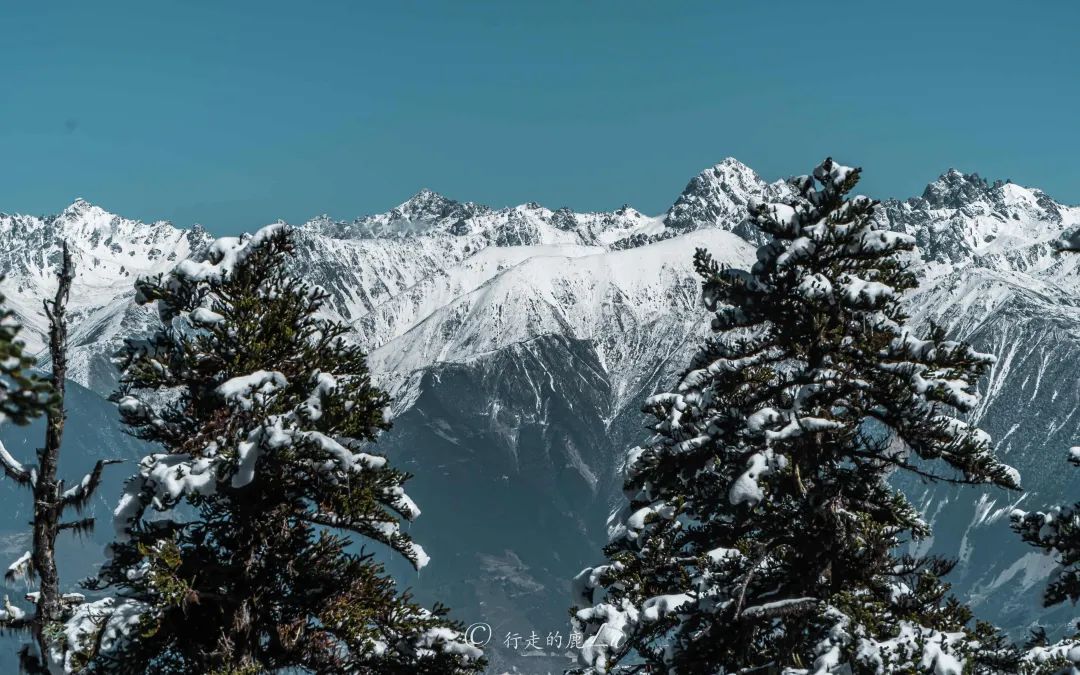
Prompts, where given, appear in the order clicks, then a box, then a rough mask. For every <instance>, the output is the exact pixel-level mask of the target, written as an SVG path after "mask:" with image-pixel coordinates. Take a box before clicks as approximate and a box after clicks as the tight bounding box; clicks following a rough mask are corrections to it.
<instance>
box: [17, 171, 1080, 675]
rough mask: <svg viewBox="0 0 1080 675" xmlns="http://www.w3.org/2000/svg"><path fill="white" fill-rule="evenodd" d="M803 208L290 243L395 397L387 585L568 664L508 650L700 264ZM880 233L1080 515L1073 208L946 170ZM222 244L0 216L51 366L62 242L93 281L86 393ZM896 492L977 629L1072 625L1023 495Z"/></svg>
mask: <svg viewBox="0 0 1080 675" xmlns="http://www.w3.org/2000/svg"><path fill="white" fill-rule="evenodd" d="M789 194H790V188H789V187H788V186H787V185H786V184H784V183H783V182H777V183H772V184H769V183H766V182H765V181H763V180H762V179H761V178H760V177H758V176H757V175H756V174H755V173H754V172H753V171H752V170H750V169H749V168H748V167H746V166H745V165H742V164H740V163H739V162H737V161H735V160H731V159H728V160H725V161H723V162H721V163H720V164H718V165H716V166H715V167H711V168H709V169H707V170H706V171H704V172H702V173H701V174H700V175H699V176H697V177H695V178H694V179H692V180H691V181H690V183H689V184H688V185H687V188H686V190H685V191H684V192H683V194H682V195H680V196H679V197H678V199H677V200H676V201H675V202H674V204H673V205H672V207H671V208H670V209H669V210H668V211H667V213H666V214H663V215H660V216H656V217H649V216H645V215H643V214H641V213H640V212H638V211H636V210H634V209H633V208H631V207H629V206H624V207H622V208H620V209H618V210H616V211H612V212H606V213H575V212H573V211H570V210H569V209H557V210H550V209H547V208H545V207H542V206H540V205H537V204H525V205H521V206H517V207H513V208H505V209H492V208H489V207H486V206H482V205H477V204H473V203H470V202H456V201H453V200H450V199H448V198H446V197H443V196H441V195H438V194H436V193H433V192H430V191H426V190H425V191H421V192H420V193H418V194H417V195H416V196H415V197H413V198H412V199H410V200H409V201H407V202H405V203H404V204H401V205H400V206H398V207H396V208H394V209H392V210H391V211H389V212H387V213H384V214H379V215H375V216H368V217H365V218H359V219H356V220H354V221H334V220H332V219H330V218H328V217H321V218H317V219H314V220H312V221H310V222H308V223H305V224H303V225H301V226H300V227H299V228H298V255H297V257H296V260H295V261H294V263H293V264H294V265H295V269H296V270H297V271H298V272H299V273H300V274H303V275H304V276H305V277H306V278H308V279H309V280H310V281H312V282H314V283H318V284H320V285H321V286H323V287H324V288H326V289H327V290H328V291H329V292H330V293H331V295H332V303H331V307H330V308H328V311H329V312H330V313H331V314H333V315H335V316H336V317H337V318H339V319H341V320H343V321H346V322H348V323H350V324H351V325H352V326H353V327H354V329H355V331H354V336H353V339H355V340H357V341H358V342H359V343H361V344H363V345H364V346H365V347H366V348H367V349H368V350H369V352H370V360H371V363H372V366H373V368H374V369H375V370H376V372H377V373H378V376H379V378H380V380H381V381H382V382H383V384H384V386H386V387H387V388H388V389H390V390H391V391H392V392H393V393H394V396H395V400H396V402H395V409H394V412H395V418H396V423H395V424H396V426H395V429H394V430H392V431H391V432H389V433H388V434H386V436H385V437H384V438H383V439H382V441H381V443H382V444H383V445H384V448H385V449H386V450H388V451H389V453H390V455H391V457H392V458H393V459H394V461H396V462H399V463H402V464H404V465H405V466H406V467H407V468H408V469H410V470H412V471H414V472H415V473H416V476H417V477H416V479H415V487H414V488H413V489H412V490H411V492H412V494H413V496H414V497H415V498H416V499H417V501H418V502H419V503H420V506H421V508H422V509H424V511H425V513H424V515H423V516H421V518H420V519H419V520H418V521H417V522H416V523H415V524H414V526H413V528H414V532H415V534H417V536H418V538H419V539H420V541H421V542H423V543H424V545H425V547H426V548H427V549H428V550H429V553H431V554H432V558H433V562H432V564H431V565H430V566H429V567H428V568H425V570H424V573H423V576H421V577H416V576H415V574H409V573H408V572H407V571H406V570H404V569H403V568H395V569H396V570H397V571H398V572H399V573H400V574H401V575H402V579H403V581H406V582H407V583H408V584H409V585H413V586H414V587H415V588H416V589H417V591H418V593H419V594H420V596H421V597H428V598H436V597H438V598H442V599H445V600H447V601H448V602H449V603H450V604H451V605H452V606H453V607H454V608H455V610H456V614H457V615H458V616H459V617H460V618H462V619H463V620H465V621H466V623H471V622H474V621H475V622H486V623H489V624H491V626H492V627H493V630H494V631H495V633H497V635H496V636H495V638H494V640H493V643H492V645H491V647H490V648H489V651H490V652H491V653H492V655H493V658H494V660H495V664H496V665H498V666H499V667H500V668H503V669H508V668H510V667H512V666H514V665H517V666H518V667H520V668H521V669H522V672H545V671H546V670H547V669H551V670H553V671H554V670H556V669H558V668H559V667H560V664H561V663H562V661H561V660H560V657H558V656H557V655H551V654H550V653H553V652H558V651H559V650H558V649H554V648H548V647H547V645H543V646H544V649H541V650H532V651H530V650H522V649H520V648H519V649H517V650H514V649H512V648H508V647H504V646H503V645H502V644H501V640H502V638H503V637H504V636H505V634H506V633H515V632H516V633H519V634H522V636H523V638H525V637H528V635H529V631H533V630H535V631H536V632H537V633H540V634H541V637H546V635H547V633H549V632H554V631H561V633H562V635H563V636H564V637H565V636H566V634H567V631H568V622H567V620H566V614H565V611H564V610H565V606H566V603H567V601H568V600H567V597H568V596H567V595H566V593H565V587H566V583H567V579H568V578H569V576H571V575H572V574H573V573H574V572H576V571H577V570H578V569H580V568H581V567H583V566H584V565H586V564H589V563H591V562H595V561H597V560H598V559H599V557H600V547H601V545H602V544H603V541H604V538H605V532H604V529H605V519H606V516H607V514H608V513H609V512H610V510H611V508H612V506H613V505H614V504H616V503H617V502H618V500H619V499H620V498H621V496H620V494H619V478H618V471H619V466H620V463H621V461H622V455H623V453H624V451H625V450H626V449H627V448H629V447H631V446H632V445H634V444H636V443H638V442H640V441H641V440H643V435H644V431H643V429H642V423H643V418H642V416H641V415H640V414H639V413H638V406H639V405H640V402H641V401H642V400H643V399H644V397H645V396H646V395H648V394H649V393H652V392H653V391H655V390H656V389H657V388H658V387H663V386H667V385H669V384H670V383H671V382H672V381H673V379H674V376H675V374H676V373H677V372H678V371H679V370H680V369H681V368H682V367H683V365H684V364H683V361H684V359H686V358H687V357H688V356H689V354H690V353H691V351H692V345H693V344H694V343H696V342H698V341H700V340H701V339H702V338H703V337H704V336H705V334H706V333H707V317H706V315H705V312H704V310H703V309H702V308H701V306H700V303H699V300H698V296H699V291H698V284H697V280H696V279H695V278H694V275H693V273H692V268H691V256H692V253H693V249H694V248H695V247H698V246H705V247H707V248H709V249H710V250H711V251H712V252H713V253H714V254H715V255H716V257H717V258H718V260H720V261H721V262H724V263H728V264H731V265H733V266H737V267H738V266H746V265H749V264H751V263H752V262H753V260H754V250H755V246H756V245H757V244H759V243H760V242H761V237H760V234H759V233H757V232H754V231H752V230H751V228H750V227H749V226H748V224H747V222H746V213H745V205H746V203H747V201H748V200H749V199H750V198H752V197H758V198H762V197H764V198H767V199H776V198H783V197H784V196H786V195H789ZM879 217H880V218H881V219H882V221H883V224H885V225H887V226H888V227H890V228H892V229H895V230H898V231H903V232H907V233H910V234H913V235H914V236H915V237H916V240H917V241H918V244H919V251H918V254H917V255H914V256H912V261H911V264H912V265H914V266H916V267H918V270H919V272H920V274H921V275H922V278H923V282H922V285H921V286H920V288H919V289H918V291H917V292H916V293H914V294H913V295H912V297H911V298H910V310H911V314H912V317H913V320H914V321H916V322H917V323H920V324H923V325H925V324H927V323H929V322H936V323H939V324H942V325H944V326H946V327H947V328H948V329H949V330H950V332H951V333H953V334H954V335H956V336H958V337H961V338H964V339H968V340H970V341H972V342H973V343H975V344H976V346H977V347H979V348H981V349H983V350H984V351H992V352H994V353H995V354H997V356H998V363H997V365H996V366H995V367H994V369H993V371H992V373H991V374H990V376H989V377H988V378H986V381H985V382H984V383H983V393H984V398H983V402H982V404H981V406H980V407H979V409H978V410H977V411H976V412H975V414H974V418H975V420H976V421H977V422H978V423H979V424H980V425H982V426H983V427H984V428H986V429H987V430H988V431H989V432H990V433H991V434H993V436H994V438H995V439H996V442H997V443H998V448H999V451H1000V452H1001V453H1002V454H1004V455H1005V458H1006V461H1008V462H1009V463H1010V464H1012V465H1014V466H1016V467H1017V468H1018V469H1019V470H1020V471H1021V473H1022V474H1023V476H1024V479H1025V480H1024V482H1025V484H1026V486H1027V488H1028V490H1029V492H1028V493H1027V494H1026V496H1024V497H1023V499H1024V501H1025V503H1029V504H1032V505H1035V504H1040V503H1043V502H1051V501H1058V500H1059V498H1060V497H1061V496H1062V495H1064V494H1066V493H1069V492H1071V493H1073V494H1075V485H1072V484H1071V483H1070V482H1069V481H1070V480H1071V476H1072V474H1073V473H1075V472H1070V471H1069V470H1068V469H1067V468H1066V467H1065V464H1064V462H1063V457H1064V451H1065V449H1066V448H1067V447H1068V446H1069V445H1070V444H1073V443H1074V442H1075V441H1076V440H1077V437H1080V415H1078V414H1077V413H1076V410H1077V407H1078V404H1080V390H1078V388H1077V384H1076V381H1075V373H1077V372H1080V371H1078V367H1080V348H1078V347H1077V345H1080V306H1078V302H1077V297H1078V296H1077V290H1078V288H1077V287H1078V286H1080V281H1078V280H1080V277H1078V276H1077V264H1078V257H1068V256H1064V257H1063V256H1058V255H1055V254H1054V253H1053V252H1052V249H1051V246H1050V244H1049V242H1050V241H1052V240H1053V239H1054V238H1056V237H1057V236H1058V235H1059V234H1060V232H1061V231H1062V230H1066V229H1069V228H1071V227H1074V226H1077V225H1080V208H1077V207H1067V206H1064V205H1062V204H1059V203H1057V202H1055V201H1053V200H1052V199H1051V198H1050V197H1048V196H1047V195H1045V194H1044V193H1042V192H1041V191H1039V190H1035V189H1029V188H1024V187H1021V186H1018V185H1014V184H1011V183H1002V182H995V183H992V184H991V183H988V182H986V181H984V180H983V179H981V178H979V177H978V176H975V175H965V174H962V173H960V172H957V171H949V172H947V173H945V174H943V175H942V176H941V177H940V178H938V179H937V180H936V181H934V182H932V183H931V184H930V185H928V186H927V188H926V190H925V191H924V193H923V195H922V196H921V197H917V198H912V199H908V200H905V201H895V200H891V201H886V202H884V203H883V204H882V205H881V208H880V214H879ZM209 239H210V237H209V235H207V234H206V233H205V232H204V231H202V230H199V229H195V230H188V231H185V230H180V229H177V228H174V227H172V226H171V225H169V224H168V223H155V224H149V225H148V224H143V223H137V222H135V221H129V220H125V219H123V218H120V217H118V216H113V215H111V214H108V213H106V212H105V211H103V210H102V209H100V208H98V207H94V206H91V205H89V204H86V203H85V202H81V201H78V202H76V203H75V204H73V205H72V206H71V207H69V208H68V209H66V210H65V211H64V213H62V214H60V215H58V216H53V217H48V218H32V217H26V216H0V271H3V272H4V273H6V274H7V279H6V280H5V281H4V282H3V289H4V292H5V293H6V294H7V295H8V296H9V300H10V302H11V303H12V305H13V307H14V308H15V310H16V311H17V312H18V313H19V315H20V317H21V318H22V319H23V320H24V322H25V323H26V325H27V337H28V342H29V343H30V344H31V346H32V348H39V347H40V346H41V345H42V344H43V341H42V336H43V331H44V317H43V316H42V315H41V313H40V300H41V298H43V297H46V296H47V295H48V294H49V293H50V292H51V290H52V286H51V284H52V283H53V281H52V272H51V270H52V267H53V266H54V265H55V263H56V261H57V260H58V255H59V245H60V242H61V241H62V240H66V241H68V243H69V245H70V246H71V247H72V248H73V250H74V251H75V253H76V263H77V265H78V268H79V276H78V277H77V279H76V281H75V285H74V288H73V294H72V310H73V316H74V321H73V323H74V325H73V335H72V344H73V346H74V352H75V353H74V355H73V357H72V362H73V363H72V372H73V377H75V379H77V380H78V381H79V382H80V383H82V384H85V385H87V386H89V387H90V388H92V389H94V390H96V391H98V392H99V393H107V392H108V391H110V390H111V388H112V387H113V384H114V382H115V375H114V372H113V370H112V368H111V365H110V364H109V362H108V355H109V354H110V353H111V352H112V351H113V350H114V349H115V347H116V346H117V345H118V344H119V342H120V340H122V339H123V338H124V337H125V336H128V335H133V334H137V333H140V332H142V331H144V330H145V329H146V327H147V326H148V325H149V322H152V321H154V320H155V319H154V316H153V315H152V314H151V313H149V312H147V311H146V310H145V309H144V308H140V307H136V306H134V305H133V304H132V302H131V298H132V292H131V286H132V282H133V281H134V279H135V277H136V276H138V275H142V274H153V273H157V272H160V271H163V270H164V269H167V268H168V267H169V266H170V265H172V264H174V263H175V262H176V261H177V260H179V259H181V258H183V257H185V256H188V255H199V254H200V252H201V250H202V248H203V247H205V246H206V244H207V242H208V241H209ZM903 487H904V488H905V489H906V490H908V491H909V493H910V494H912V495H913V496H914V497H915V498H916V499H917V500H918V502H919V503H920V504H921V505H922V506H923V507H924V508H925V510H926V513H927V517H928V518H930V519H932V520H933V522H934V524H935V529H936V539H935V540H934V541H932V542H922V543H920V544H919V546H920V547H922V548H924V549H926V548H932V549H933V550H935V551H937V552H939V553H943V554H946V555H951V556H955V557H958V558H959V559H960V564H959V565H958V567H957V570H956V573H955V575H954V577H955V578H954V581H955V582H956V589H957V591H958V592H959V593H960V594H961V595H964V596H968V597H970V598H971V599H972V600H973V601H974V602H975V604H976V608H977V609H978V610H979V611H980V613H981V614H985V615H986V616H987V617H988V618H991V619H994V620H997V621H999V622H1001V623H1002V624H1004V625H1006V626H1007V627H1009V628H1010V629H1014V630H1017V631H1020V630H1022V629H1023V628H1025V627H1026V626H1027V625H1028V624H1029V623H1030V622H1031V621H1033V620H1034V619H1035V618H1037V617H1040V616H1041V617H1043V618H1044V620H1047V621H1049V622H1051V623H1057V624H1062V623H1064V622H1065V621H1066V620H1067V619H1068V618H1069V616H1068V615H1069V613H1070V610H1067V609H1066V610H1060V611H1058V612H1055V613H1050V614H1045V615H1044V614H1041V613H1040V611H1039V610H1038V603H1037V598H1036V597H1035V594H1034V592H1035V589H1037V588H1038V587H1040V586H1041V584H1042V583H1043V581H1044V580H1045V577H1046V575H1047V574H1049V573H1050V571H1051V567H1050V566H1049V565H1048V564H1047V561H1046V560H1045V559H1043V558H1041V557H1040V556H1037V555H1036V554H1035V553H1033V552H1031V551H1029V550H1028V549H1027V547H1025V546H1023V545H1022V544H1020V543H1019V542H1018V541H1016V540H1015V539H1014V538H1013V537H1012V536H1011V534H1010V533H1009V532H1008V528H1007V524H1006V522H1005V520H1006V519H1005V514H1007V512H1008V509H1009V507H1010V506H1011V505H1012V504H1013V503H1015V502H1017V500H1019V499H1020V498H1021V497H1020V495H1010V494H1006V493H1002V492H999V491H986V492H979V491H976V490H972V489H966V490H957V489H949V488H946V487H944V486H926V485H922V484H918V483H915V482H906V483H904V485H903ZM425 507H426V508H425ZM463 523H464V524H467V527H465V528H461V527H460V525H461V524H463ZM452 532H453V533H456V534H453V535H452V534H451V533H452ZM522 651H525V652H527V655H522V654H520V653H518V652H522ZM539 652H544V653H546V654H548V655H547V656H544V655H540V654H539ZM493 672H498V671H493Z"/></svg>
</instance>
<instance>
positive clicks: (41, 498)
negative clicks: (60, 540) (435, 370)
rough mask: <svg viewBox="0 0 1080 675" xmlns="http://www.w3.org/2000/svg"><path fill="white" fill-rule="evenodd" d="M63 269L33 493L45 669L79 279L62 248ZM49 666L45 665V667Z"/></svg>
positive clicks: (58, 606) (57, 604) (55, 595)
mask: <svg viewBox="0 0 1080 675" xmlns="http://www.w3.org/2000/svg"><path fill="white" fill-rule="evenodd" d="M63 256H64V257H63V264H62V267H61V270H60V275H59V285H58V287H57V289H56V296H55V297H54V299H53V301H52V303H51V307H50V303H48V302H46V303H45V313H46V315H47V316H48V317H49V350H50V352H51V355H52V386H53V389H54V390H55V392H56V397H57V403H56V405H55V406H54V407H52V408H50V409H49V411H48V413H47V416H46V428H45V447H44V448H42V449H41V450H39V451H38V477H37V483H36V484H35V485H34V486H33V492H34V544H33V550H32V558H33V565H34V572H35V574H36V575H37V577H38V580H39V582H40V583H39V586H38V591H39V592H40V595H39V596H38V601H37V611H36V613H35V617H34V621H33V634H34V640H35V641H36V642H37V644H38V648H39V649H40V650H41V658H42V665H43V666H45V664H46V663H47V662H48V654H49V644H48V642H49V641H48V637H47V635H46V628H47V627H48V626H49V624H52V623H55V622H58V621H61V620H62V619H63V609H64V608H63V600H62V597H61V595H60V578H59V575H58V574H57V571H56V536H57V534H58V533H59V532H60V515H61V512H62V505H61V503H60V490H61V485H60V484H59V483H58V482H57V479H56V470H57V464H58V462H59V459H60V443H61V441H62V440H63V437H64V422H65V421H66V419H67V412H66V411H65V409H64V378H65V377H66V375H67V321H66V316H65V315H66V313H67V300H68V293H69V292H70V290H71V281H72V279H73V278H74V276H75V271H74V267H73V265H72V262H71V254H70V253H69V252H68V248H67V244H64V253H63ZM46 667H47V666H46Z"/></svg>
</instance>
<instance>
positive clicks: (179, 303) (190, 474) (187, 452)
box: [69, 226, 483, 674]
mask: <svg viewBox="0 0 1080 675" xmlns="http://www.w3.org/2000/svg"><path fill="white" fill-rule="evenodd" d="M293 246H294V244H293V240H292V235H291V234H290V232H289V231H288V230H287V229H286V228H284V227H283V226H271V227H268V228H264V229H262V230H260V231H259V232H258V233H256V234H255V235H254V236H251V237H243V238H224V239H219V240H218V241H217V242H216V243H215V244H214V245H213V246H212V247H211V249H210V251H209V253H208V259H207V260H206V261H204V262H195V261H185V262H182V263H181V264H180V265H178V266H177V267H176V269H175V270H174V271H173V272H172V273H170V274H169V275H167V276H165V277H158V278H156V279H152V280H143V281H141V282H140V283H139V284H138V300H139V301H140V302H150V301H156V302H157V306H158V310H159V313H160V317H161V319H162V327H161V329H160V330H158V331H157V332H155V333H154V334H153V335H152V336H150V338H149V339H147V340H144V341H130V342H129V343H128V344H127V346H126V348H125V349H124V350H123V352H122V353H121V355H120V362H121V366H122V369H123V374H122V377H121V385H120V390H119V391H118V393H117V395H116V397H115V398H116V400H117V402H118V404H119V409H120V413H121V416H122V418H123V420H124V421H125V422H126V423H127V424H128V425H129V428H130V430H131V432H132V433H133V434H134V435H135V436H137V437H139V438H141V439H143V440H146V441H148V442H151V443H155V444H157V445H158V446H160V448H161V451H160V452H158V453H156V454H153V455H150V456H148V457H146V458H145V459H144V460H143V461H142V463H141V464H140V467H139V470H138V473H137V474H136V475H135V476H133V477H132V478H131V479H130V480H129V482H128V483H127V485H126V488H125V492H124V494H123V497H122V499H121V502H120V505H119V506H118V507H117V510H116V514H115V515H116V527H117V539H116V541H115V542H114V543H113V544H112V545H111V546H110V551H109V553H110V559H109V561H108V563H107V564H106V565H105V566H104V568H103V570H102V573H101V576H100V579H99V580H98V586H100V587H105V588H110V589H112V592H113V597H110V598H106V599H105V600H102V601H100V602H97V603H90V604H88V605H86V606H85V608H84V611H83V612H81V613H80V615H79V616H78V617H76V619H75V620H73V621H72V622H71V623H70V624H69V633H70V634H71V635H73V636H75V638H74V640H73V641H74V642H77V643H78V650H77V651H78V652H79V658H80V659H82V660H83V661H84V662H89V667H90V670H91V671H92V672H94V671H96V672H110V673H112V672H119V673H144V672H145V673H230V674H235V673H256V672H258V673H262V672H279V671H286V670H299V671H305V672H318V673H366V674H376V673H379V674H382V673H410V674H412V673H467V672H475V671H478V670H479V669H481V668H482V666H483V660H482V655H481V654H480V652H479V650H477V649H475V648H474V647H472V646H470V645H469V644H467V643H466V642H465V641H464V640H463V639H462V637H461V634H460V631H459V626H458V625H457V624H455V623H454V622H452V621H450V620H448V619H447V618H446V617H445V613H446V611H445V609H444V608H443V607H441V606H436V607H435V608H433V609H432V610H427V609H425V608H423V607H421V606H419V605H417V604H416V603H414V602H413V601H412V600H411V599H410V596H409V595H408V593H404V592H400V591H399V590H398V589H397V588H396V586H395V584H394V581H393V580H392V579H391V578H389V577H388V575H387V574H385V573H384V570H383V568H382V567H381V565H380V564H378V563H377V562H376V561H375V560H374V558H373V556H372V554H371V553H370V552H364V550H363V549H362V550H361V551H360V552H354V551H353V549H352V548H350V543H351V541H352V539H351V537H360V538H362V540H369V541H372V542H378V543H380V544H383V545H385V546H386V547H388V548H389V550H391V551H393V552H396V554H400V555H402V556H404V557H406V558H407V559H408V560H409V561H410V562H411V563H412V564H413V565H414V566H415V567H416V568H417V569H419V568H421V567H423V566H424V565H425V564H426V563H427V562H428V557H427V555H426V554H425V553H424V551H423V549H422V548H421V547H420V546H419V545H417V544H416V543H414V542H413V541H412V539H411V538H410V537H409V535H408V534H407V533H406V532H404V531H403V530H402V529H401V527H400V521H401V520H402V519H405V520H411V519H413V518H415V517H416V516H417V515H419V510H418V509H417V507H416V505H415V504H414V503H413V502H412V500H411V499H409V497H408V495H406V494H405V491H404V489H403V484H404V483H405V481H406V480H407V479H408V478H409V476H408V475H407V474H405V473H403V472H401V471H399V470H397V469H395V468H393V467H392V466H391V465H390V464H389V463H388V462H387V460H386V458H385V457H382V456H380V455H378V454H376V453H375V452H374V451H373V450H372V449H371V448H370V447H369V446H370V444H371V443H372V442H373V441H374V440H375V438H376V435H377V434H378V433H379V432H380V431H381V430H383V429H386V428H388V427H389V423H388V422H387V421H386V419H385V411H386V409H387V404H388V397H387V395H386V394H385V393H383V392H382V391H380V390H379V389H378V388H376V387H375V386H374V385H373V384H372V382H371V378H370V374H369V372H368V369H367V365H366V362H365V355H364V353H363V352H362V351H361V350H360V349H359V348H358V347H356V346H353V345H350V344H347V343H346V342H345V341H344V340H343V336H344V335H345V333H346V332H347V328H346V327H345V326H344V325H342V324H339V323H335V322H333V321H329V320H325V319H323V318H320V316H319V310H320V308H321V307H322V305H323V303H324V301H325V300H326V297H327V296H326V293H325V292H324V291H322V290H320V289H318V288H316V287H314V286H312V285H310V284H308V283H305V282H304V281H302V280H300V279H297V278H295V277H293V276H291V275H290V273H289V272H288V271H286V265H285V263H286V256H287V255H289V254H290V252H291V251H292V250H293Z"/></svg>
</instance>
